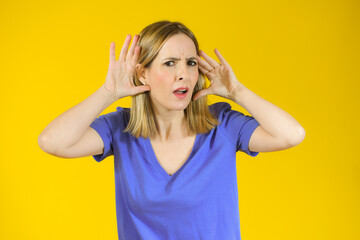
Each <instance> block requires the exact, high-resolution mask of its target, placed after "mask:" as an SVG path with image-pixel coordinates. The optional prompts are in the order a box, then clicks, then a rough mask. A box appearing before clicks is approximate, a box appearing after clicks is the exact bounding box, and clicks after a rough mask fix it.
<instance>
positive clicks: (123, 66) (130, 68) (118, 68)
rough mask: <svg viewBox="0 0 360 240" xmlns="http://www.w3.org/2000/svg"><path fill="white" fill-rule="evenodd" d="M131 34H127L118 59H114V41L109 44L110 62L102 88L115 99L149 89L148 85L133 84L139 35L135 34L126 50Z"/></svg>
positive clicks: (137, 56) (138, 49)
mask: <svg viewBox="0 0 360 240" xmlns="http://www.w3.org/2000/svg"><path fill="white" fill-rule="evenodd" d="M130 40H131V35H130V34H129V35H127V36H126V38H125V42H124V44H123V46H122V49H121V52H120V56H119V60H118V61H116V59H115V43H114V42H111V44H110V63H109V69H108V73H107V75H106V80H105V83H104V88H105V89H106V91H107V92H108V94H109V95H111V96H112V97H113V98H115V100H118V99H120V98H123V97H127V96H133V95H137V94H139V93H143V92H145V91H150V86H148V85H143V86H135V84H134V82H133V76H134V74H135V73H136V67H137V62H138V58H139V55H140V47H139V46H137V45H136V44H137V42H138V40H139V35H135V36H134V39H133V42H132V44H131V47H130V49H129V51H128V48H129V44H130Z"/></svg>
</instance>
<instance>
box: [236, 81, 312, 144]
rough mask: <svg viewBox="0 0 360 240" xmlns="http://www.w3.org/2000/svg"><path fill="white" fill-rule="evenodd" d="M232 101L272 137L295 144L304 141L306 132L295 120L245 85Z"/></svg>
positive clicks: (239, 89)
mask: <svg viewBox="0 0 360 240" xmlns="http://www.w3.org/2000/svg"><path fill="white" fill-rule="evenodd" d="M231 99H232V100H233V101H234V102H236V103H237V104H239V105H240V106H242V107H243V108H245V109H246V110H247V111H248V112H249V113H250V114H251V115H252V116H253V117H254V118H255V119H256V120H257V121H258V122H259V123H260V125H261V126H262V127H263V128H264V129H265V130H266V131H267V132H268V133H269V134H270V135H271V136H273V137H275V138H279V139H284V140H286V141H288V142H290V143H294V144H297V143H298V142H301V141H302V140H303V139H304V137H305V130H304V128H303V127H302V126H301V125H300V124H299V123H298V122H297V121H296V120H295V118H293V117H292V116H290V114H288V113H287V112H285V111H284V110H282V109H281V108H279V107H277V106H276V105H274V104H272V103H270V102H268V101H266V100H265V99H263V98H261V97H260V96H258V95H256V94H255V93H254V92H252V91H251V90H250V89H248V88H246V87H245V86H244V85H241V87H239V88H238V89H237V90H235V91H234V92H233V94H232V97H231Z"/></svg>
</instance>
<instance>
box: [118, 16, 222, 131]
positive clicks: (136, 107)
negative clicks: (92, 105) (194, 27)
mask: <svg viewBox="0 0 360 240" xmlns="http://www.w3.org/2000/svg"><path fill="white" fill-rule="evenodd" d="M179 33H183V34H186V35H187V36H189V37H190V38H191V39H192V41H193V42H194V44H195V47H196V52H197V54H198V55H199V44H198V42H197V40H196V38H195V35H194V34H193V33H192V32H191V31H190V30H189V29H188V28H187V27H186V26H185V25H184V24H182V23H180V22H170V21H159V22H155V23H152V24H150V25H148V26H147V27H145V28H144V29H143V30H142V31H141V32H140V34H139V36H140V38H139V41H138V44H137V45H139V46H140V49H141V51H140V56H139V60H138V63H139V64H141V65H142V66H143V67H144V68H149V67H150V65H151V63H152V62H153V60H154V59H155V58H156V56H157V54H158V53H159V51H160V49H161V48H162V46H163V45H164V44H165V42H166V41H167V40H168V39H169V38H170V37H171V36H173V35H175V34H179ZM133 80H134V84H135V86H141V85H142V83H141V82H140V80H139V78H138V76H137V74H136V73H135V74H134V76H133ZM205 87H206V85H205V76H204V75H203V73H202V72H201V71H200V70H199V79H198V81H197V83H196V86H195V88H194V93H195V92H196V91H199V90H201V89H204V88H205ZM184 114H185V117H186V122H187V130H188V132H189V133H196V134H197V133H201V134H203V133H207V132H209V131H210V130H211V129H213V128H215V127H216V125H218V124H219V122H218V120H217V119H216V118H214V116H212V115H211V113H210V111H209V107H208V105H207V96H204V97H201V98H199V99H197V100H196V101H191V102H190V103H189V105H188V106H187V107H186V109H185V110H184ZM124 132H130V133H131V134H132V135H133V136H135V137H136V138H139V137H140V136H142V137H143V138H148V137H150V136H153V135H154V134H157V133H158V130H157V126H156V121H155V115H154V111H153V108H152V105H151V101H150V95H149V92H143V93H140V94H138V95H135V96H132V105H131V110H130V120H129V123H128V125H127V127H126V128H125V130H124Z"/></svg>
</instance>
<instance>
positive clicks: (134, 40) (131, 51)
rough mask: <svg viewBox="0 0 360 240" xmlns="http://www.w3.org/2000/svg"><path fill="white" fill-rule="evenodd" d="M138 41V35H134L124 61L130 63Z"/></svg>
mask: <svg viewBox="0 0 360 240" xmlns="http://www.w3.org/2000/svg"><path fill="white" fill-rule="evenodd" d="M138 40H139V35H135V36H134V38H133V41H132V43H131V47H130V49H129V51H128V53H127V55H126V60H129V61H130V62H131V60H132V58H133V55H134V51H135V47H136V44H137V42H138Z"/></svg>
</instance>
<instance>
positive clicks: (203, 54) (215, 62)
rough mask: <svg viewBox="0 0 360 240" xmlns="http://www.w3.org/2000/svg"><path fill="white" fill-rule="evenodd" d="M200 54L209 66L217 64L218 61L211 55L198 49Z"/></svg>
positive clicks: (216, 65)
mask: <svg viewBox="0 0 360 240" xmlns="http://www.w3.org/2000/svg"><path fill="white" fill-rule="evenodd" d="M200 54H201V56H202V57H203V58H204V59H205V61H206V62H207V63H209V64H210V66H212V68H215V67H218V66H219V63H218V62H217V61H215V60H214V59H212V58H211V57H209V56H208V55H207V54H206V53H205V52H204V51H202V50H200Z"/></svg>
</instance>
